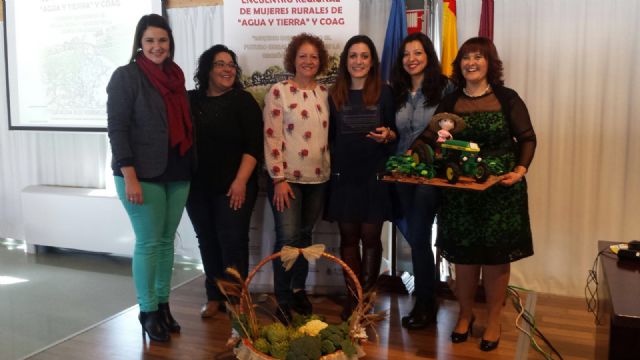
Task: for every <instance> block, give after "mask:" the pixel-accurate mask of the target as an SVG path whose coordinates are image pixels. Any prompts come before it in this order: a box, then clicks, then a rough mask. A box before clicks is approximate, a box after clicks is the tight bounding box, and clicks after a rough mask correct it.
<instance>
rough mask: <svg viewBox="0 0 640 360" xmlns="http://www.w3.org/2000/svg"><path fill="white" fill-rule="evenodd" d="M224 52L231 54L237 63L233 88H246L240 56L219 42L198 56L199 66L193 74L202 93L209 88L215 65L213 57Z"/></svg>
mask: <svg viewBox="0 0 640 360" xmlns="http://www.w3.org/2000/svg"><path fill="white" fill-rule="evenodd" d="M223 52H225V53H227V54H229V56H231V59H232V60H233V63H234V64H236V78H235V79H234V81H233V88H234V89H243V88H244V86H243V85H242V82H240V77H241V76H242V70H241V69H240V66H239V65H238V57H237V56H236V53H235V52H233V50H231V49H229V48H228V47H226V46H224V45H221V44H218V45H213V46H212V47H210V48H209V49H207V50H205V51H204V52H203V53H202V55H200V57H199V58H198V68H197V69H196V72H195V75H194V76H193V81H195V82H196V90H198V92H199V93H200V94H206V93H207V90H209V73H211V68H212V67H213V59H215V58H216V55H218V54H220V53H223Z"/></svg>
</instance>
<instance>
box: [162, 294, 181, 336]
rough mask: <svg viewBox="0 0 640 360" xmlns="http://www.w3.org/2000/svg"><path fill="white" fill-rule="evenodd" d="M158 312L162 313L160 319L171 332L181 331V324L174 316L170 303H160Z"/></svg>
mask: <svg viewBox="0 0 640 360" xmlns="http://www.w3.org/2000/svg"><path fill="white" fill-rule="evenodd" d="M158 313H159V314H160V319H162V321H163V322H164V325H165V327H166V328H167V330H169V332H172V333H179V332H180V324H178V322H177V321H176V319H174V318H173V315H171V310H170V309H169V303H168V302H166V303H162V304H158Z"/></svg>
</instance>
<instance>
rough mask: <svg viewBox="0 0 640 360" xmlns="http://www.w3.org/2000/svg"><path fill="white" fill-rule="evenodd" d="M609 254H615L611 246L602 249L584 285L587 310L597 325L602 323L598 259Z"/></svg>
mask: <svg viewBox="0 0 640 360" xmlns="http://www.w3.org/2000/svg"><path fill="white" fill-rule="evenodd" d="M607 254H613V252H612V251H611V249H610V248H606V249H603V250H601V251H600V252H599V253H598V255H596V258H595V259H594V260H593V265H591V270H589V271H588V272H587V283H586V284H585V286H584V299H585V301H586V302H587V311H588V312H590V313H592V314H593V316H594V322H595V324H596V325H601V323H600V316H599V312H598V311H599V308H600V305H599V303H598V259H599V258H600V256H604V255H607Z"/></svg>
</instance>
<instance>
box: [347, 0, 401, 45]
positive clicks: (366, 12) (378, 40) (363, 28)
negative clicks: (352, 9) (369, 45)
mask: <svg viewBox="0 0 640 360" xmlns="http://www.w3.org/2000/svg"><path fill="white" fill-rule="evenodd" d="M392 2H393V0H360V34H364V35H367V36H369V37H370V38H371V40H373V43H374V44H375V45H376V48H377V50H378V56H382V49H383V48H384V37H385V35H386V33H387V23H388V22H389V14H391V3H392ZM354 35H356V34H354Z"/></svg>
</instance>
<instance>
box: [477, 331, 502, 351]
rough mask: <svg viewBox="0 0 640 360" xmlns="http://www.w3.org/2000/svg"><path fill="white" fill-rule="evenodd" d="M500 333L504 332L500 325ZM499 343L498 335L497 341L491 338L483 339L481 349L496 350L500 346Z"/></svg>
mask: <svg viewBox="0 0 640 360" xmlns="http://www.w3.org/2000/svg"><path fill="white" fill-rule="evenodd" d="M500 333H501V334H502V327H500ZM499 343H500V337H498V340H496V341H489V340H485V339H482V340H481V341H480V350H482V351H492V350H495V349H496V348H497V347H498V344H499Z"/></svg>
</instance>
